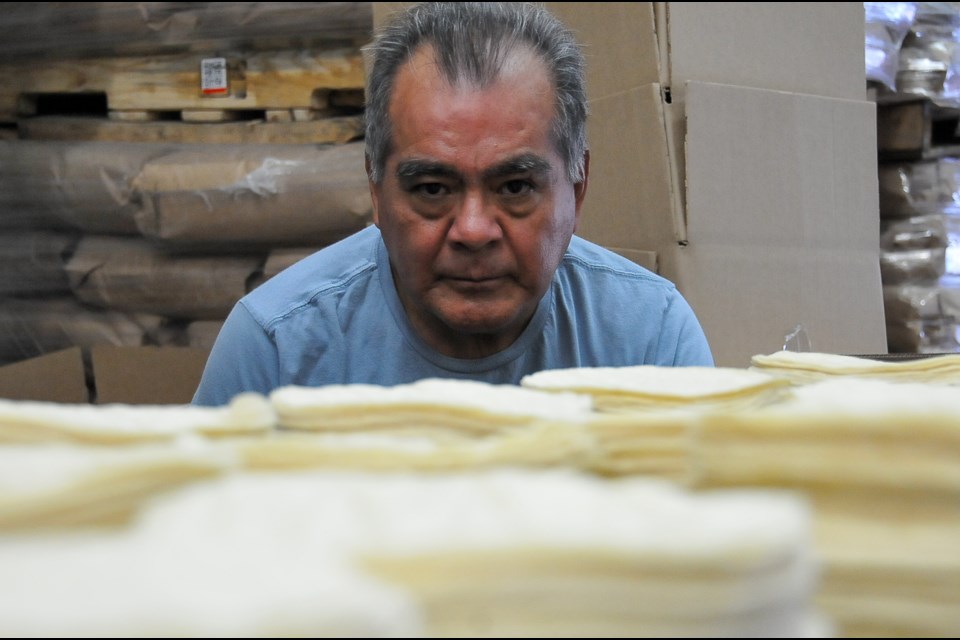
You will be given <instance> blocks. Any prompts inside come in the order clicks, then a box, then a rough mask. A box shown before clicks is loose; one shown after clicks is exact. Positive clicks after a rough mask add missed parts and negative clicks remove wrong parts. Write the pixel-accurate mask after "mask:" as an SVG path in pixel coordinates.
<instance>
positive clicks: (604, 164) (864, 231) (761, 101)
mask: <svg viewBox="0 0 960 640" xmlns="http://www.w3.org/2000/svg"><path fill="white" fill-rule="evenodd" d="M548 6H549V7H550V8H551V10H553V11H555V12H556V14H557V15H558V16H559V17H560V18H561V19H563V20H564V21H565V22H566V23H567V24H568V25H569V26H570V27H571V28H572V29H574V30H575V31H576V32H577V34H578V36H579V38H580V39H581V41H582V42H583V43H584V45H585V47H586V49H585V50H586V52H587V56H588V65H589V66H588V90H589V92H590V96H591V116H590V120H589V126H588V128H589V132H588V135H589V143H590V148H591V154H592V155H591V171H590V189H589V192H588V194H587V199H586V203H585V205H584V212H583V217H582V223H581V227H580V229H579V233H580V235H582V236H584V237H586V238H588V239H590V240H593V241H595V242H598V243H599V244H602V245H605V246H608V247H610V248H612V249H615V250H617V251H618V252H620V253H624V254H625V255H629V254H628V253H626V252H627V251H636V252H642V255H644V256H645V262H641V264H645V265H648V264H649V261H650V260H649V255H650V253H653V254H655V255H656V258H655V259H654V263H655V264H656V265H657V266H658V270H659V272H660V273H661V274H662V275H664V276H665V277H667V278H669V279H670V280H672V281H673V282H675V283H676V284H677V286H678V288H679V289H680V290H681V291H682V292H683V294H684V296H685V297H686V298H687V300H688V301H689V302H690V304H691V306H693V308H694V310H695V311H696V313H697V315H698V317H699V318H700V321H701V323H702V324H703V327H704V330H705V331H706V333H707V337H708V339H709V340H710V343H711V346H712V347H713V351H714V356H715V359H716V361H717V364H719V365H723V366H746V365H748V364H749V360H750V356H752V355H754V354H758V353H770V352H773V351H777V350H780V349H782V348H783V347H784V338H785V336H786V334H787V333H788V332H790V331H791V330H793V328H794V327H796V326H797V325H801V326H802V327H803V328H804V330H805V331H806V333H807V335H808V336H809V338H810V342H811V348H812V349H814V350H817V351H825V352H836V353H885V352H886V332H885V326H884V315H883V303H882V293H881V286H880V271H879V257H878V256H879V245H878V237H879V214H878V203H877V190H878V189H877V162H876V113H875V106H874V105H873V103H870V102H867V101H866V100H864V97H865V76H864V67H863V28H864V27H863V7H862V5H858V4H856V3H822V4H812V3H794V4H782V3H749V4H748V3H699V2H696V3H603V4H593V5H590V6H589V7H587V6H584V5H580V4H578V3H548ZM811 34H816V36H815V37H814V36H812V35H811Z"/></svg>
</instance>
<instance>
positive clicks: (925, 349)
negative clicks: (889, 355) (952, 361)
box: [883, 276, 960, 353]
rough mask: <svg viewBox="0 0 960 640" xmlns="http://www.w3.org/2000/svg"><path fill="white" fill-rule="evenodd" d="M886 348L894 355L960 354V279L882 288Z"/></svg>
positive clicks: (947, 278) (952, 278) (951, 278)
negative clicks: (959, 340) (959, 341)
mask: <svg viewBox="0 0 960 640" xmlns="http://www.w3.org/2000/svg"><path fill="white" fill-rule="evenodd" d="M883 306H884V312H885V314H886V324H887V345H888V347H889V349H890V351H891V352H894V353H954V352H960V344H958V339H960V277H957V276H945V277H943V278H941V279H940V280H938V281H937V282H935V283H931V284H912V283H911V284H901V285H886V284H885V285H884V287H883Z"/></svg>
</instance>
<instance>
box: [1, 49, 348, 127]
mask: <svg viewBox="0 0 960 640" xmlns="http://www.w3.org/2000/svg"><path fill="white" fill-rule="evenodd" d="M214 57H223V58H225V60H226V78H227V82H226V86H225V88H224V89H223V90H222V91H220V92H214V93H211V92H209V90H207V91H208V92H206V93H205V90H204V89H203V88H202V85H201V64H202V62H203V60H209V59H211V58H214ZM363 86H364V72H363V62H362V58H361V54H360V51H359V49H356V48H354V49H336V50H286V51H268V52H256V53H250V54H244V55H231V54H226V55H223V56H213V55H211V54H177V55H165V56H152V57H143V58H99V59H85V60H79V59H78V60H61V61H43V62H34V63H32V64H30V65H27V64H26V63H23V62H21V63H19V64H15V63H6V64H2V65H0V122H13V121H15V120H16V117H17V115H18V114H21V115H22V114H28V115H29V114H32V113H33V112H35V105H36V102H37V98H38V96H42V95H47V94H98V93H102V94H104V95H105V97H106V103H107V109H108V110H109V111H111V112H169V111H173V112H181V113H192V112H209V111H214V112H224V111H231V110H268V109H269V110H277V109H280V110H287V109H299V110H304V109H305V110H310V109H324V108H327V107H328V106H329V98H330V95H331V91H362V89H363Z"/></svg>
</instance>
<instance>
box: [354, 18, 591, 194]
mask: <svg viewBox="0 0 960 640" xmlns="http://www.w3.org/2000/svg"><path fill="white" fill-rule="evenodd" d="M423 45H431V46H432V47H433V52H434V56H435V57H436V60H437V63H438V65H439V68H440V69H441V72H442V73H443V75H444V77H445V78H446V79H447V80H448V81H449V82H450V84H451V85H454V84H457V83H458V82H462V81H469V82H472V83H474V84H476V85H477V86H478V87H481V88H483V87H486V86H489V85H490V84H492V83H493V82H494V81H495V80H496V79H497V78H498V76H499V74H500V72H501V69H502V68H503V65H504V63H505V62H506V61H507V60H509V58H510V56H511V55H512V54H514V53H515V52H517V51H518V50H520V49H521V48H529V49H531V50H533V51H534V52H535V54H536V55H537V56H538V57H539V58H540V59H541V60H543V62H544V63H545V65H546V67H547V69H548V72H549V74H550V77H551V81H552V84H553V87H554V90H555V92H556V101H557V102H556V108H555V114H554V119H553V135H554V140H555V143H556V145H557V151H558V153H560V155H561V156H562V157H563V159H564V162H565V165H566V171H567V176H568V177H569V178H570V181H571V182H574V183H576V182H580V181H582V180H583V171H584V166H583V156H584V153H585V152H586V148H587V134H586V120H587V92H586V87H585V85H584V60H583V54H582V53H581V51H580V47H579V45H578V44H577V42H576V40H575V38H574V36H573V33H572V32H571V31H570V30H569V29H567V28H566V27H565V26H564V25H563V24H562V23H560V21H559V20H557V19H556V18H555V17H554V16H553V15H551V14H550V13H549V12H548V11H547V10H546V9H544V8H542V7H540V6H537V5H534V4H530V3H521V2H425V3H423V4H419V5H416V6H414V7H412V8H411V9H409V10H407V11H404V12H401V13H399V14H398V15H397V16H395V17H394V18H393V20H392V22H390V23H389V24H388V25H387V26H386V27H385V28H383V29H382V30H381V31H380V33H379V35H378V36H377V38H376V39H375V40H374V42H373V43H372V44H371V45H370V47H369V49H370V51H371V52H372V53H373V56H374V61H373V68H372V70H371V72H370V74H369V77H368V79H367V104H366V149H367V157H368V159H369V162H370V179H371V180H373V182H375V183H379V182H380V181H381V180H382V179H383V173H384V170H385V165H386V161H387V155H389V153H390V145H391V139H392V138H391V136H392V131H391V123H390V114H389V108H390V97H391V95H392V94H393V84H394V80H395V79H396V76H397V73H398V71H399V69H400V67H401V66H403V64H404V63H405V62H407V61H408V60H409V59H410V58H411V56H413V54H414V53H415V52H416V50H417V49H418V48H419V47H421V46H423Z"/></svg>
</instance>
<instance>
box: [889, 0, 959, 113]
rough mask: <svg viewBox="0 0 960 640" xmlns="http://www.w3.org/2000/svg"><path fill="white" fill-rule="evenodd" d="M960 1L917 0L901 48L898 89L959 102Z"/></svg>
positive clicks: (900, 91)
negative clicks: (915, 8)
mask: <svg viewBox="0 0 960 640" xmlns="http://www.w3.org/2000/svg"><path fill="white" fill-rule="evenodd" d="M958 43H960V3H957V2H918V3H917V10H916V15H915V16H914V21H913V25H912V26H911V28H910V30H909V32H908V33H907V35H906V37H905V38H904V41H903V45H902V46H901V47H900V63H899V69H898V72H897V83H896V85H897V91H898V92H899V93H912V94H917V95H922V96H926V97H928V98H931V99H933V100H935V101H937V102H938V103H940V104H945V105H951V106H956V105H960V47H958Z"/></svg>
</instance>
